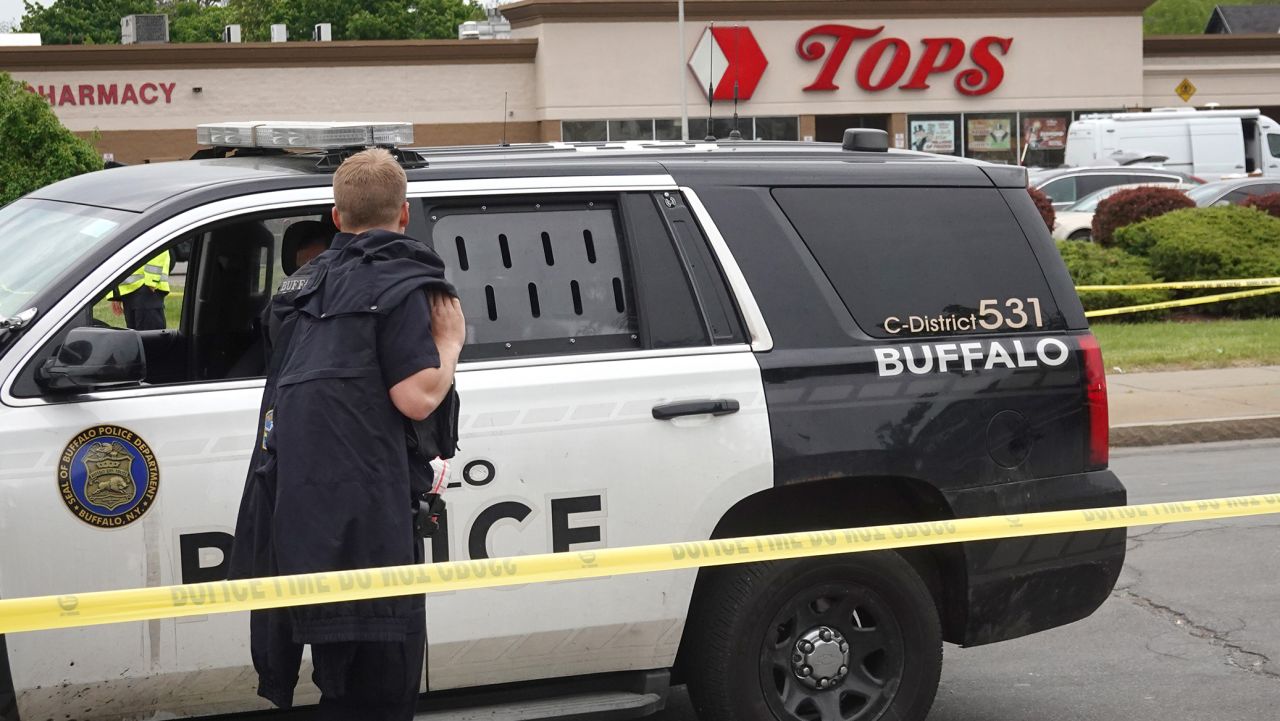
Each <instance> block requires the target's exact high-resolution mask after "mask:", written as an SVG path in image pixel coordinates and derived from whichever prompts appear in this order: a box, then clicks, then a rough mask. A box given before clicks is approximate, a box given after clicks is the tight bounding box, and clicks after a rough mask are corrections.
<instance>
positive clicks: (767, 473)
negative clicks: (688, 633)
mask: <svg viewBox="0 0 1280 721" xmlns="http://www.w3.org/2000/svg"><path fill="white" fill-rule="evenodd" d="M458 388H459V392H460V393H461V395H462V398H463V400H464V403H463V418H462V419H461V433H460V435H461V438H460V440H459V446H460V448H461V450H460V451H459V454H458V456H457V457H456V458H454V459H453V461H452V462H451V465H452V471H451V478H452V479H454V483H457V484H458V487H456V488H451V489H450V490H449V491H447V492H446V494H445V498H446V499H447V501H448V504H449V534H448V536H449V558H450V560H458V559H467V558H471V554H470V553H469V552H468V547H469V546H470V545H471V544H472V543H473V542H474V541H473V539H483V545H484V548H485V550H486V551H487V553H488V554H489V555H490V556H491V557H496V556H506V555H524V554H530V553H546V552H547V551H550V550H553V544H554V543H555V541H556V540H557V538H556V537H557V536H562V535H565V534H566V533H567V531H566V528H573V529H578V530H579V533H580V534H582V535H583V536H584V537H586V538H591V537H592V536H595V535H597V534H598V536H599V539H600V540H599V541H593V540H584V541H581V542H575V543H571V544H569V550H570V551H574V552H576V551H589V550H591V549H594V548H603V547H614V546H630V545H639V544H649V543H664V542H670V541H678V540H682V539H690V538H707V537H709V536H710V534H711V531H712V529H713V528H714V527H715V524H716V523H717V521H719V519H720V518H721V517H722V516H723V515H724V513H725V511H727V510H728V509H729V508H730V507H731V506H732V505H733V504H734V503H736V502H737V501H739V500H741V499H742V498H744V497H746V496H749V495H751V494H753V493H755V492H757V491H762V490H765V489H767V488H769V487H771V485H772V483H773V464H772V450H771V447H770V443H769V428H768V415H767V412H766V409H765V405H764V393H763V388H762V386H761V381H760V370H759V366H758V364H757V363H756V361H755V358H754V357H753V356H752V354H751V353H750V352H749V351H748V350H747V348H746V346H741V347H739V349H738V350H737V351H736V352H730V353H724V352H719V353H707V354H691V355H678V356H674V357H668V358H654V359H634V360H618V361H608V362H600V363H590V362H587V363H576V364H568V365H560V366H555V365H548V366H535V367H526V368H513V369H508V370H485V371H469V370H466V369H465V367H464V368H463V369H462V371H461V372H460V373H459V374H458ZM701 398H731V399H735V400H737V401H738V402H739V403H740V405H741V410H740V411H739V412H737V413H734V414H730V415H726V416H721V417H712V416H709V415H701V416H690V417H686V418H678V419H674V420H670V421H659V420H655V419H654V418H653V415H652V409H653V407H654V406H655V405H658V404H661V403H669V402H672V401H678V400H691V399H701ZM477 461H489V462H490V463H491V464H492V466H491V468H492V472H490V471H489V469H488V468H484V470H483V471H481V472H480V475H479V476H478V477H476V475H475V474H476V469H480V468H482V466H480V465H478V464H477ZM472 464H476V465H472ZM468 465H471V467H472V469H473V471H472V472H471V473H464V469H466V468H467V467H468ZM464 476H466V477H467V478H470V479H473V480H474V481H477V482H480V483H481V485H476V484H475V483H473V482H470V481H468V480H464V479H463V477H464ZM451 485H452V484H451ZM572 499H577V500H572ZM596 499H598V500H596ZM496 504H507V505H506V506H505V508H506V509H508V511H509V512H510V513H512V514H514V515H519V516H523V518H522V519H519V520H517V519H516V518H514V517H510V516H507V517H503V519H502V520H500V521H498V522H496V523H494V524H493V525H492V526H491V527H489V530H488V532H487V533H485V532H484V526H487V525H488V524H487V522H485V523H483V524H482V525H481V527H480V528H477V521H478V519H479V516H480V515H481V514H483V513H485V512H486V509H492V508H494V507H495V505H496ZM555 504H558V505H555ZM566 507H568V508H575V509H576V510H575V512H572V513H566V512H565V508H566ZM597 508H598V510H596V509H597ZM557 514H559V517H560V519H561V520H560V521H559V524H560V526H559V531H557V530H556V525H557ZM438 549H439V543H438V542H437V543H436V544H435V547H434V548H433V551H435V550H438ZM696 575H697V574H696V572H694V571H688V572H678V573H663V574H641V575H626V576H616V577H610V578H606V579H594V580H584V581H572V582H565V583H553V584H537V585H531V586H521V587H517V588H509V589H492V590H481V591H477V592H473V593H461V594H448V595H442V596H431V597H429V598H428V603H427V606H428V614H427V616H428V623H427V635H428V638H429V648H430V664H429V672H430V687H431V688H432V689H437V690H438V689H446V688H457V687H462V686H474V685H476V684H477V679H483V683H506V682H511V681H523V680H530V679H536V678H551V677H557V676H571V675H576V674H585V673H599V672H605V671H622V670H632V669H646V668H662V667H666V666H670V665H671V663H672V661H673V660H674V658H675V652H676V648H677V646H678V644H679V641H680V632H681V630H682V628H683V625H684V615H685V613H686V611H687V609H688V604H689V599H690V596H691V595H692V592H693V584H694V580H695V578H696Z"/></svg>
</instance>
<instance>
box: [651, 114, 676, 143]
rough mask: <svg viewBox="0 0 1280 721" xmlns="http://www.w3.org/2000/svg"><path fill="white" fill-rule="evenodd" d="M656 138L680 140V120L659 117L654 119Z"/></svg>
mask: <svg viewBox="0 0 1280 721" xmlns="http://www.w3.org/2000/svg"><path fill="white" fill-rule="evenodd" d="M653 135H654V140H679V139H680V121H679V120H668V119H664V118H659V119H657V120H655V121H653Z"/></svg>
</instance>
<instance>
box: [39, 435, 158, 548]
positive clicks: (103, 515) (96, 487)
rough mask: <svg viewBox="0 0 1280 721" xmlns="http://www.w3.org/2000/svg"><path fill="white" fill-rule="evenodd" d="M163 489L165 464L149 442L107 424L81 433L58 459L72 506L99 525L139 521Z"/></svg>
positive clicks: (77, 513)
mask: <svg viewBox="0 0 1280 721" xmlns="http://www.w3.org/2000/svg"><path fill="white" fill-rule="evenodd" d="M159 490H160V466H159V465H158V464H157V463H156V457H155V454H154V453H153V452H152V451H151V446H150V445H148V444H147V442H146V441H144V440H142V438H141V437H140V436H139V435H138V434H136V433H134V432H133V431H131V430H129V429H127V428H121V427H120V426H113V425H102V426H95V427H93V428H88V429H86V430H84V431H81V432H80V433H79V434H77V435H76V437H75V438H74V439H72V441H71V442H70V443H68V444H67V447H66V448H65V449H63V451H62V455H61V456H60V457H59V459H58V491H59V493H60V495H61V496H62V502H63V503H65V504H66V506H67V508H68V509H69V510H70V511H71V513H72V514H74V515H75V517H76V518H79V519H80V520H81V521H84V522H85V523H87V524H89V525H91V526H94V527H97V528H120V527H122V526H127V525H129V524H130V523H133V522H134V521H136V520H138V519H139V518H141V517H142V515H143V514H145V513H146V512H147V509H149V508H151V504H152V502H154V501H155V498H156V493H157V492H158V491H159Z"/></svg>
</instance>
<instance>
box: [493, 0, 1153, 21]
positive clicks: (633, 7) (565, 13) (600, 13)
mask: <svg viewBox="0 0 1280 721" xmlns="http://www.w3.org/2000/svg"><path fill="white" fill-rule="evenodd" d="M1152 2H1154V0H1055V2H1053V3H1046V2H1045V1H1044V0H857V1H853V2H851V1H850V0H785V1H780V0H686V2H685V13H686V15H687V17H688V18H689V19H690V20H695V21H699V20H782V19H823V20H830V19H854V18H907V17H936V18H955V17H1010V16H1028V15H1034V16H1054V17H1057V16H1079V15H1089V16H1095V15H1097V16H1101V15H1131V16H1137V15H1141V14H1142V11H1144V10H1146V9H1147V7H1148V6H1149V5H1151V4H1152ZM676 4H677V3H676V0H522V1H521V2H516V3H512V4H510V5H503V6H502V14H503V16H505V17H506V18H507V19H508V20H510V21H511V26H512V27H528V26H530V25H537V24H539V23H542V22H548V21H551V22H617V21H627V20H641V21H644V20H647V21H655V20H673V19H675V17H676Z"/></svg>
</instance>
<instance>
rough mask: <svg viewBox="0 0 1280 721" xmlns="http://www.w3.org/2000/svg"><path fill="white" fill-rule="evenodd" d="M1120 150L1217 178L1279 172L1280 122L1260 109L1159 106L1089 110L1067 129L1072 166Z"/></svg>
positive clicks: (1069, 159) (1272, 174)
mask: <svg viewBox="0 0 1280 721" xmlns="http://www.w3.org/2000/svg"><path fill="white" fill-rule="evenodd" d="M1116 153H1158V154H1160V155H1163V156H1166V157H1167V160H1166V161H1165V162H1164V167H1166V168H1168V169H1170V170H1177V171H1180V172H1185V173H1191V174H1194V175H1198V176H1200V177H1202V178H1208V179H1215V180H1216V179H1217V178H1220V177H1222V176H1223V175H1226V174H1229V173H1255V172H1256V173H1261V174H1263V175H1267V176H1272V177H1280V125H1277V124H1276V121H1274V120H1272V119H1271V118H1268V117H1267V116H1265V115H1263V114H1262V113H1261V112H1259V111H1258V110H1256V109H1255V110H1196V109H1195V108H1159V109H1157V110H1153V111H1151V112H1148V113H1107V114H1097V115H1087V116H1085V117H1083V118H1080V119H1079V120H1077V121H1076V122H1074V123H1072V124H1071V130H1070V131H1069V132H1068V134H1067V152H1066V162H1067V164H1068V165H1095V164H1097V163H1098V162H1099V161H1102V160H1105V159H1107V158H1109V157H1111V156H1113V155H1115V154H1116Z"/></svg>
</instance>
